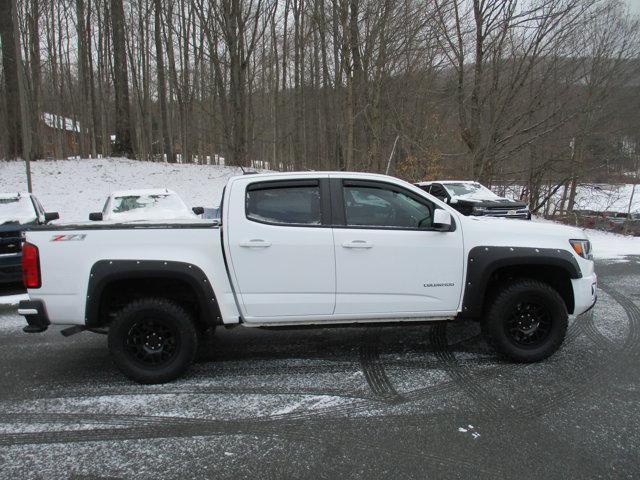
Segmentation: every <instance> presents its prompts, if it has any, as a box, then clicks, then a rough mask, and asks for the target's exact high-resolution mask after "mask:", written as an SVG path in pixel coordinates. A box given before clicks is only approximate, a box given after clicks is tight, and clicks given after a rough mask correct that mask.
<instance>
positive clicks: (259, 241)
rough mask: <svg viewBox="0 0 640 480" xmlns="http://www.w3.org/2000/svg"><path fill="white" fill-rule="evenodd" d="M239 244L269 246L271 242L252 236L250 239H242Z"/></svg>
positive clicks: (256, 246) (253, 246)
mask: <svg viewBox="0 0 640 480" xmlns="http://www.w3.org/2000/svg"><path fill="white" fill-rule="evenodd" d="M240 246H241V247H246V248H267V247H270V246H271V242H267V241H266V240H262V239H260V238H253V239H251V240H244V241H242V242H240Z"/></svg>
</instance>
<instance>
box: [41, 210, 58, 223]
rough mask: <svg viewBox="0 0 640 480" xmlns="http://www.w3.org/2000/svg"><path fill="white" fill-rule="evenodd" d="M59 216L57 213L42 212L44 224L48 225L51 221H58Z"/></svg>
mask: <svg viewBox="0 0 640 480" xmlns="http://www.w3.org/2000/svg"><path fill="white" fill-rule="evenodd" d="M59 218H60V214H59V213H58V212H44V223H49V222H51V221H53V220H58V219H59Z"/></svg>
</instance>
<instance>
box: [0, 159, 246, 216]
mask: <svg viewBox="0 0 640 480" xmlns="http://www.w3.org/2000/svg"><path fill="white" fill-rule="evenodd" d="M31 172H32V178H33V193H34V194H35V195H36V196H37V197H38V199H39V200H40V203H42V205H43V206H44V208H45V209H46V210H47V211H56V212H59V213H60V221H61V222H77V221H87V220H88V219H89V213H90V212H97V211H101V210H102V207H103V206H104V202H105V200H106V198H107V195H108V194H109V193H110V192H112V191H115V190H123V189H135V188H156V187H157V188H169V189H171V190H174V191H175V192H177V193H178V195H180V197H182V199H183V200H184V201H185V203H186V204H187V205H188V206H189V207H194V206H203V207H213V206H218V205H219V203H220V197H221V194H222V188H223V187H224V185H225V183H226V182H227V179H228V178H229V177H230V176H233V175H238V174H239V173H241V171H240V169H238V168H233V167H221V166H217V165H178V164H167V163H154V162H141V161H137V160H126V159H115V158H114V159H111V158H103V159H93V160H89V159H82V160H39V161H37V162H32V164H31ZM26 190H27V181H26V173H25V166H24V163H23V162H2V161H0V192H17V191H26Z"/></svg>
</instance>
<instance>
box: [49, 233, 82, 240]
mask: <svg viewBox="0 0 640 480" xmlns="http://www.w3.org/2000/svg"><path fill="white" fill-rule="evenodd" d="M86 236H87V234H86V233H74V234H71V235H54V236H53V237H51V241H52V242H73V241H76V242H81V241H82V240H84V239H85V237H86Z"/></svg>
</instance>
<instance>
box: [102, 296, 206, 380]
mask: <svg viewBox="0 0 640 480" xmlns="http://www.w3.org/2000/svg"><path fill="white" fill-rule="evenodd" d="M108 344H109V351H110V352H111V356H112V358H113V361H114V363H115V364H116V366H117V367H118V368H119V369H120V371H122V373H124V374H125V375H126V376H127V377H128V378H130V379H132V380H134V381H136V382H138V383H145V384H155V383H166V382H170V381H172V380H175V379H176V378H178V377H179V376H181V375H182V374H183V373H184V372H186V370H187V369H188V368H189V366H190V365H191V363H193V359H194V357H195V354H196V351H197V347H198V341H197V333H196V328H195V326H194V322H193V319H192V318H191V316H190V315H189V314H188V313H187V311H186V310H184V309H183V308H182V307H181V306H179V305H177V304H175V303H173V302H171V301H169V300H165V299H162V298H146V299H141V300H136V301H134V302H131V303H130V304H129V305H127V306H126V307H125V308H123V309H122V310H121V311H120V313H119V314H118V315H117V316H116V318H115V320H114V321H113V323H112V324H111V325H110V327H109V336H108Z"/></svg>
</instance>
